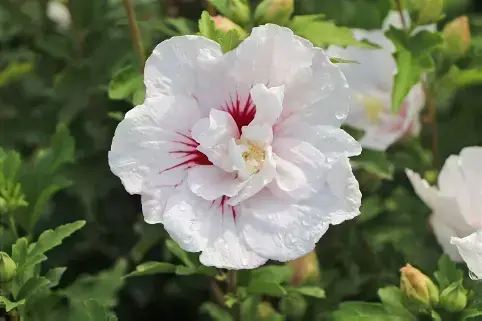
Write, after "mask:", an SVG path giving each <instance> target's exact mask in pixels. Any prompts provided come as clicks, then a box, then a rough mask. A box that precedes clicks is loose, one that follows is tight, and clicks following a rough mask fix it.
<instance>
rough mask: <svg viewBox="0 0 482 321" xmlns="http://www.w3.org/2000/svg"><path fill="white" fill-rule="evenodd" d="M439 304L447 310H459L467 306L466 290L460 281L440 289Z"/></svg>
mask: <svg viewBox="0 0 482 321" xmlns="http://www.w3.org/2000/svg"><path fill="white" fill-rule="evenodd" d="M440 305H441V306H442V307H443V308H444V309H445V310H447V311H449V312H460V311H462V310H463V309H464V308H465V307H466V306H467V290H466V289H464V287H463V285H462V282H455V283H452V284H451V285H449V286H448V287H447V288H446V289H445V290H443V291H442V293H441V294H440Z"/></svg>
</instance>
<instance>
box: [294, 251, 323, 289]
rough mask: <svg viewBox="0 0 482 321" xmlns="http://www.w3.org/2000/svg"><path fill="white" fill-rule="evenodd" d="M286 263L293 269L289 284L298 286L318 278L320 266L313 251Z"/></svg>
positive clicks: (313, 281)
mask: <svg viewBox="0 0 482 321" xmlns="http://www.w3.org/2000/svg"><path fill="white" fill-rule="evenodd" d="M287 265H288V266H289V267H290V268H291V269H292V270H293V277H292V279H291V284H292V285H294V286H299V285H301V284H306V283H316V282H317V281H319V280H320V266H319V264H318V257H317V255H316V252H315V251H311V252H310V253H309V254H307V255H305V256H303V257H300V258H299V259H296V260H294V261H290V262H288V263H287Z"/></svg>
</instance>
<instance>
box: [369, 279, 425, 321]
mask: <svg viewBox="0 0 482 321" xmlns="http://www.w3.org/2000/svg"><path fill="white" fill-rule="evenodd" d="M378 296H379V297H380V299H381V300H382V302H383V306H384V307H385V309H386V310H387V311H388V312H389V313H391V314H392V315H399V316H402V317H404V318H406V319H407V320H410V319H411V320H413V321H416V320H417V318H416V317H415V316H414V315H412V313H410V311H409V310H407V309H406V308H405V306H404V305H403V297H404V295H403V292H402V290H400V289H399V288H397V287H396V286H387V287H384V288H381V289H379V290H378Z"/></svg>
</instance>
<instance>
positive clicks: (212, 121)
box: [191, 109, 239, 147]
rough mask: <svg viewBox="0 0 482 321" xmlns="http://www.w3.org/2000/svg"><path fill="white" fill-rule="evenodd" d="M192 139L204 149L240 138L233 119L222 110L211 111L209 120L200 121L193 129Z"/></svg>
mask: <svg viewBox="0 0 482 321" xmlns="http://www.w3.org/2000/svg"><path fill="white" fill-rule="evenodd" d="M191 134H192V137H193V138H194V139H195V140H196V141H197V142H198V143H199V144H200V145H202V146H203V147H214V146H216V145H219V144H227V143H228V141H229V140H230V139H231V138H233V137H234V138H237V137H239V132H238V127H237V126H236V123H235V122H234V119H233V117H232V116H231V115H230V114H229V113H227V112H225V111H222V110H217V109H211V112H210V114H209V118H203V119H201V120H199V121H198V122H197V123H196V124H195V125H194V127H193V128H192V132H191Z"/></svg>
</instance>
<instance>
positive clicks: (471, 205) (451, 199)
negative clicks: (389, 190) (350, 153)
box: [406, 147, 482, 262]
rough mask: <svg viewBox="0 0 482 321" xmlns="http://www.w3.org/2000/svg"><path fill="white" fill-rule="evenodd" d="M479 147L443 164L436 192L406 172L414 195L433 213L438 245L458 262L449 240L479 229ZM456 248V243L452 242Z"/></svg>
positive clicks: (481, 159) (481, 206)
mask: <svg viewBox="0 0 482 321" xmlns="http://www.w3.org/2000/svg"><path fill="white" fill-rule="evenodd" d="M481 164H482V147H466V148H464V149H463V150H462V151H461V152H460V155H452V156H450V157H449V158H447V160H446V161H445V164H444V166H443V168H442V170H441V171H440V175H439V177H438V189H437V188H435V187H432V186H430V185H429V184H428V183H427V181H425V180H424V179H422V178H420V175H418V174H416V173H414V172H413V171H411V170H409V169H407V170H406V173H407V176H408V178H409V179H410V181H411V183H412V185H413V187H414V189H415V192H416V193H417V194H418V196H419V197H420V198H421V199H422V200H423V201H424V202H425V204H427V206H428V207H430V208H431V209H432V211H433V214H432V217H431V219H430V222H431V224H432V227H433V229H434V232H435V236H436V237H437V240H438V242H439V243H440V245H441V246H442V248H443V249H444V251H445V253H447V254H448V255H449V256H450V258H451V259H452V260H454V261H457V262H461V261H462V258H463V257H464V255H463V254H462V257H461V256H460V255H459V252H458V251H457V248H456V247H455V245H453V244H451V238H452V237H457V238H464V237H466V236H468V235H471V234H473V233H474V232H476V231H477V230H479V229H481V228H482V197H481V196H482V171H481V170H480V168H481ZM455 242H456V244H457V241H455Z"/></svg>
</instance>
